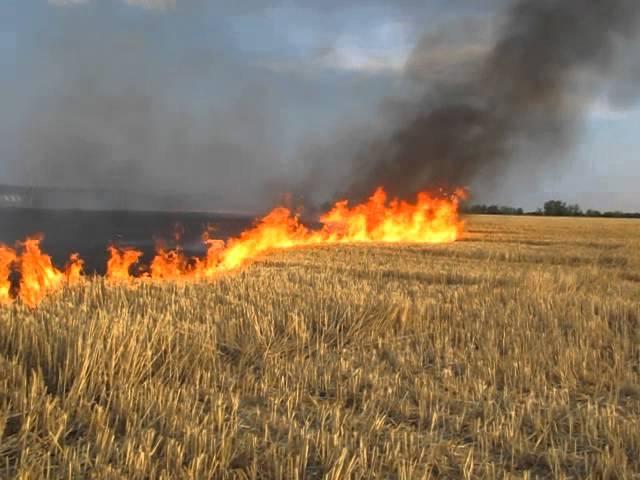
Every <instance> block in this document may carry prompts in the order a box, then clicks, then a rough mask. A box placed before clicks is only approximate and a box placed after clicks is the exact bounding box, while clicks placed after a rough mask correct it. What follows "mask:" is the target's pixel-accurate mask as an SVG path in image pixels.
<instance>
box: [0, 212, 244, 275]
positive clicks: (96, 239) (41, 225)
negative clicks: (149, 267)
mask: <svg viewBox="0 0 640 480" xmlns="http://www.w3.org/2000/svg"><path fill="white" fill-rule="evenodd" d="M253 221H254V218H253V217H246V216H232V215H219V214H213V213H179V212H166V213H165V212H125V211H78V210H75V211H74V210H35V209H0V242H1V243H4V244H7V245H10V246H16V242H19V241H21V240H24V239H25V238H26V237H27V236H31V235H34V234H42V235H43V237H44V238H43V240H42V248H43V250H44V251H45V252H46V253H48V254H49V255H51V256H52V257H53V260H54V263H55V265H57V266H58V267H63V266H64V265H65V263H66V262H67V260H68V258H69V255H70V254H71V253H74V252H75V253H79V254H80V256H81V257H82V258H83V260H84V261H85V264H86V267H85V271H86V272H87V273H89V274H91V273H97V274H103V273H104V271H105V266H106V261H107V247H108V245H110V244H115V245H117V246H121V247H125V246H130V247H135V248H137V249H138V250H141V251H143V252H144V257H143V263H144V262H145V261H147V262H148V261H149V260H150V259H151V258H152V256H153V252H154V251H155V246H156V244H157V242H158V241H164V242H165V243H166V244H167V245H168V246H174V245H175V240H174V239H175V238H176V234H179V236H180V244H181V245H182V246H183V250H184V251H185V253H186V254H187V255H190V256H191V255H202V254H203V253H204V246H203V244H202V241H201V239H202V234H203V232H205V231H206V230H207V229H208V228H212V229H213V231H212V235H213V236H214V237H215V238H219V239H223V240H225V239H228V238H230V237H234V236H237V235H238V234H240V232H242V231H243V230H244V229H246V228H247V227H250V226H251V225H252V223H253ZM18 248H19V246H18Z"/></svg>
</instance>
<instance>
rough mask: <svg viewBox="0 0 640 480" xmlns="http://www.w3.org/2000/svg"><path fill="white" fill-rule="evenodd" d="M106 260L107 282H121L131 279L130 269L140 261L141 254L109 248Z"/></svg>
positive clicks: (130, 250)
mask: <svg viewBox="0 0 640 480" xmlns="http://www.w3.org/2000/svg"><path fill="white" fill-rule="evenodd" d="M108 251H109V260H107V280H111V281H115V282H121V281H126V280H129V279H130V278H131V273H130V270H131V267H132V266H133V265H134V264H136V263H137V262H138V260H140V257H142V252H140V251H138V250H134V249H122V250H121V249H119V248H117V247H114V246H113V245H111V246H109V248H108Z"/></svg>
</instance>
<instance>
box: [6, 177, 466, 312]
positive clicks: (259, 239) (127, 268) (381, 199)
mask: <svg viewBox="0 0 640 480" xmlns="http://www.w3.org/2000/svg"><path fill="white" fill-rule="evenodd" d="M464 197H465V192H464V191H462V190H458V191H456V192H455V193H454V194H453V195H451V196H448V197H444V196H439V197H436V196H432V195H429V194H427V193H420V194H418V196H417V199H416V201H415V202H414V203H410V202H406V201H400V200H397V199H392V200H389V199H388V196H387V194H386V192H385V191H384V190H383V189H382V188H379V189H378V190H377V191H376V192H375V193H374V194H373V195H372V196H371V197H370V198H369V199H368V201H366V202H365V203H362V204H359V205H354V206H350V205H349V202H348V201H346V200H344V201H340V202H337V203H336V204H335V206H334V207H333V208H332V209H331V210H330V211H329V212H327V213H326V214H324V215H322V216H321V217H320V225H321V226H320V227H319V228H316V229H311V228H309V227H307V226H305V225H304V224H303V223H302V222H301V220H300V217H299V215H298V214H297V213H295V212H292V211H291V210H290V209H288V208H285V207H278V208H275V209H273V210H272V211H271V212H270V213H269V214H267V215H266V216H265V217H263V218H262V219H260V220H259V221H258V222H257V223H256V224H255V225H254V226H253V227H252V228H250V229H248V230H246V231H244V232H243V233H241V234H240V235H239V236H238V237H236V238H232V239H230V240H229V241H227V242H224V241H222V240H216V239H212V238H210V237H209V235H207V234H205V236H204V238H203V241H204V243H205V245H206V247H207V254H206V256H205V257H204V258H187V257H186V256H185V255H184V253H183V252H182V251H181V249H180V248H176V249H167V248H165V247H164V246H161V247H159V248H157V250H156V255H155V257H154V258H153V259H152V261H151V263H150V265H149V268H148V269H147V270H145V273H144V274H142V275H138V276H136V275H134V274H133V273H132V269H133V267H134V266H135V265H136V264H138V263H139V262H140V259H141V257H142V252H140V251H138V250H135V249H127V248H118V247H115V246H110V247H108V253H109V259H108V261H107V274H106V279H107V281H109V282H123V281H129V282H130V281H133V280H134V279H136V278H142V279H151V280H158V281H196V280H206V279H212V278H214V277H216V276H217V275H220V274H223V273H225V272H229V271H233V270H236V269H238V268H240V267H242V266H244V265H246V264H247V263H248V262H250V261H252V260H254V259H255V258H257V257H258V256H260V255H263V254H264V253H266V252H269V251H272V250H281V249H288V248H293V247H302V246H312V245H330V244H338V243H373V242H379V243H448V242H454V241H455V240H456V239H458V238H459V236H460V234H461V233H462V231H463V228H464V224H463V222H462V220H461V219H460V218H459V213H458V207H459V202H460V200H461V199H463V198H464ZM22 247H23V252H22V253H21V254H20V255H18V254H17V253H16V252H15V251H14V250H13V249H11V248H9V247H6V246H2V245H0V303H4V304H7V303H11V301H12V298H11V281H10V279H9V276H10V273H11V269H12V266H13V265H15V264H17V265H18V268H19V273H20V275H21V281H20V290H19V298H20V299H21V300H22V301H23V302H24V303H25V304H27V305H29V306H32V307H33V306H36V305H37V304H38V303H39V302H40V301H41V300H42V299H43V298H44V297H45V296H46V295H47V294H49V293H50V292H53V291H55V290H58V289H59V288H61V286H63V285H73V284H76V283H78V282H79V281H81V280H82V279H83V266H84V264H83V261H82V259H81V258H80V257H79V255H77V254H74V255H72V256H71V258H70V260H69V263H68V264H67V266H66V268H65V270H64V271H60V270H57V269H56V268H55V267H54V266H53V264H52V262H51V258H50V257H49V256H48V255H46V254H44V253H43V252H42V251H41V250H40V239H39V238H30V239H27V240H26V241H25V242H24V243H23V244H22Z"/></svg>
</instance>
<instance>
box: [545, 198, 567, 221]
mask: <svg viewBox="0 0 640 480" xmlns="http://www.w3.org/2000/svg"><path fill="white" fill-rule="evenodd" d="M544 214H545V215H549V216H552V217H564V216H566V215H567V214H568V209H567V204H566V203H565V202H562V201H560V200H548V201H546V202H544Z"/></svg>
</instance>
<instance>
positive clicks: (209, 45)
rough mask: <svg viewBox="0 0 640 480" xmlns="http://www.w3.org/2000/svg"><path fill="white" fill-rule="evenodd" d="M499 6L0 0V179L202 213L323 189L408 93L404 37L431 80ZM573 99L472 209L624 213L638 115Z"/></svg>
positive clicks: (481, 33)
mask: <svg viewBox="0 0 640 480" xmlns="http://www.w3.org/2000/svg"><path fill="white" fill-rule="evenodd" d="M507 3H508V0H503V1H500V0H474V1H470V0H469V1H464V0H451V1H448V2H440V1H437V0H431V1H429V0H426V1H423V2H418V1H417V0H416V1H412V0H397V1H395V2H384V1H382V0H359V1H357V2H350V1H338V0H328V1H327V2H322V3H321V6H319V5H318V4H320V2H311V1H310V0H307V1H304V0H303V1H298V2H292V1H289V2H287V1H277V2H268V1H263V0H244V1H239V2H221V1H215V0H212V1H207V0H184V1H181V0H173V1H171V0H155V1H154V0H148V1H145V0H93V1H92V0H49V1H47V0H4V1H3V2H1V3H0V105H1V106H2V108H1V110H0V183H19V184H39V185H56V186H73V185H76V186H77V185H81V186H88V187H95V188H114V187H115V186H118V185H121V186H123V187H124V188H127V189H137V190H145V191H152V192H174V191H178V192H192V193H195V194H202V193H213V194H214V195H215V196H216V204H215V205H211V206H210V208H218V207H219V208H222V209H245V210H250V209H255V208H258V206H259V205H260V204H264V203H265V202H273V201H277V197H278V194H279V193H282V194H284V193H287V192H288V191H291V190H296V189H298V186H297V185H298V182H297V180H299V179H304V181H303V182H302V184H304V185H307V184H308V182H309V178H311V179H312V181H313V182H315V183H320V184H323V185H322V187H323V188H319V189H318V190H319V191H320V192H321V194H327V195H330V194H331V193H334V191H333V190H337V189H339V188H340V187H335V189H334V188H333V185H334V184H339V183H340V177H341V176H342V175H349V174H352V173H348V171H347V168H346V167H345V165H347V164H348V163H349V159H348V156H349V155H350V154H351V153H353V148H355V147H354V146H353V145H355V144H357V140H356V139H358V138H359V133H360V132H362V131H365V130H367V131H369V130H370V129H375V128H377V127H378V126H379V125H381V124H384V122H385V121H386V120H385V118H387V117H388V116H389V115H391V114H390V113H389V111H391V110H392V109H393V101H392V99H393V98H395V97H398V98H406V97H407V96H408V95H410V92H411V91H412V89H413V88H415V85H413V84H412V80H411V75H410V72H409V73H408V65H409V63H410V62H409V59H410V58H411V56H412V52H413V51H414V47H415V45H416V44H417V43H418V42H419V41H420V39H423V38H434V39H438V41H435V42H434V43H433V45H432V47H430V48H429V49H427V52H428V58H427V60H426V61H427V62H428V63H427V66H428V68H430V69H431V70H432V71H433V72H435V73H434V75H437V74H438V72H440V71H443V70H446V69H447V68H449V64H450V63H453V62H457V61H459V60H460V59H463V60H464V59H465V58H466V56H467V55H475V54H477V52H478V51H480V52H481V51H482V49H483V48H484V47H483V45H485V43H486V42H490V39H491V31H492V28H493V27H494V26H495V25H496V24H497V22H498V21H499V18H500V17H499V15H500V12H501V11H502V10H503V8H504V6H505V5H506V4H507ZM469 25H472V26H473V28H470V29H468V30H469V32H470V33H469V34H467V33H466V31H465V30H467V27H468V26H469ZM443 31H444V32H446V35H441V32H443ZM429 35H431V37H429ZM637 65H640V61H639V62H638V63H637ZM637 65H636V64H635V63H633V64H632V67H633V68H637ZM390 99H391V101H390ZM587 103H588V105H587V107H586V114H585V116H584V118H583V121H582V125H580V128H579V129H578V131H577V132H576V135H575V139H574V144H573V146H572V147H571V148H569V149H567V150H563V151H562V152H555V153H553V154H554V155H557V156H558V158H557V159H555V161H553V162H548V161H539V159H537V158H536V157H535V156H536V155H539V153H531V154H530V158H527V159H526V161H519V162H514V164H513V166H512V167H511V168H510V169H508V170H506V171H504V172H502V173H501V174H500V175H499V176H497V175H496V174H493V175H492V178H491V179H490V181H487V179H482V178H480V179H478V181H477V182H473V183H472V184H471V185H469V187H470V189H471V191H472V193H473V194H474V197H473V200H474V201H476V202H483V203H484V202H486V203H498V204H505V205H513V206H519V207H523V208H525V209H534V208H536V207H539V206H541V205H542V203H543V202H544V201H545V200H548V199H550V198H555V199H561V200H564V201H567V202H568V203H579V204H580V205H581V206H582V207H583V208H585V209H586V208H599V209H606V210H611V209H619V210H628V211H640V194H639V191H640V189H639V187H638V185H639V184H640V164H639V162H638V161H637V155H638V153H637V152H640V135H638V132H639V130H638V128H639V127H638V125H640V105H636V103H635V102H625V105H624V108H621V107H620V105H617V104H616V103H615V102H613V101H611V99H610V97H609V96H607V95H606V91H603V92H602V95H596V96H595V97H594V98H592V99H590V100H589V101H588V102H587ZM352 144H353V145H352ZM338 146H339V148H338ZM545 160H546V159H545ZM542 164H544V165H542ZM310 172H311V174H310ZM314 188H315V186H314ZM208 207H209V206H208Z"/></svg>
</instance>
